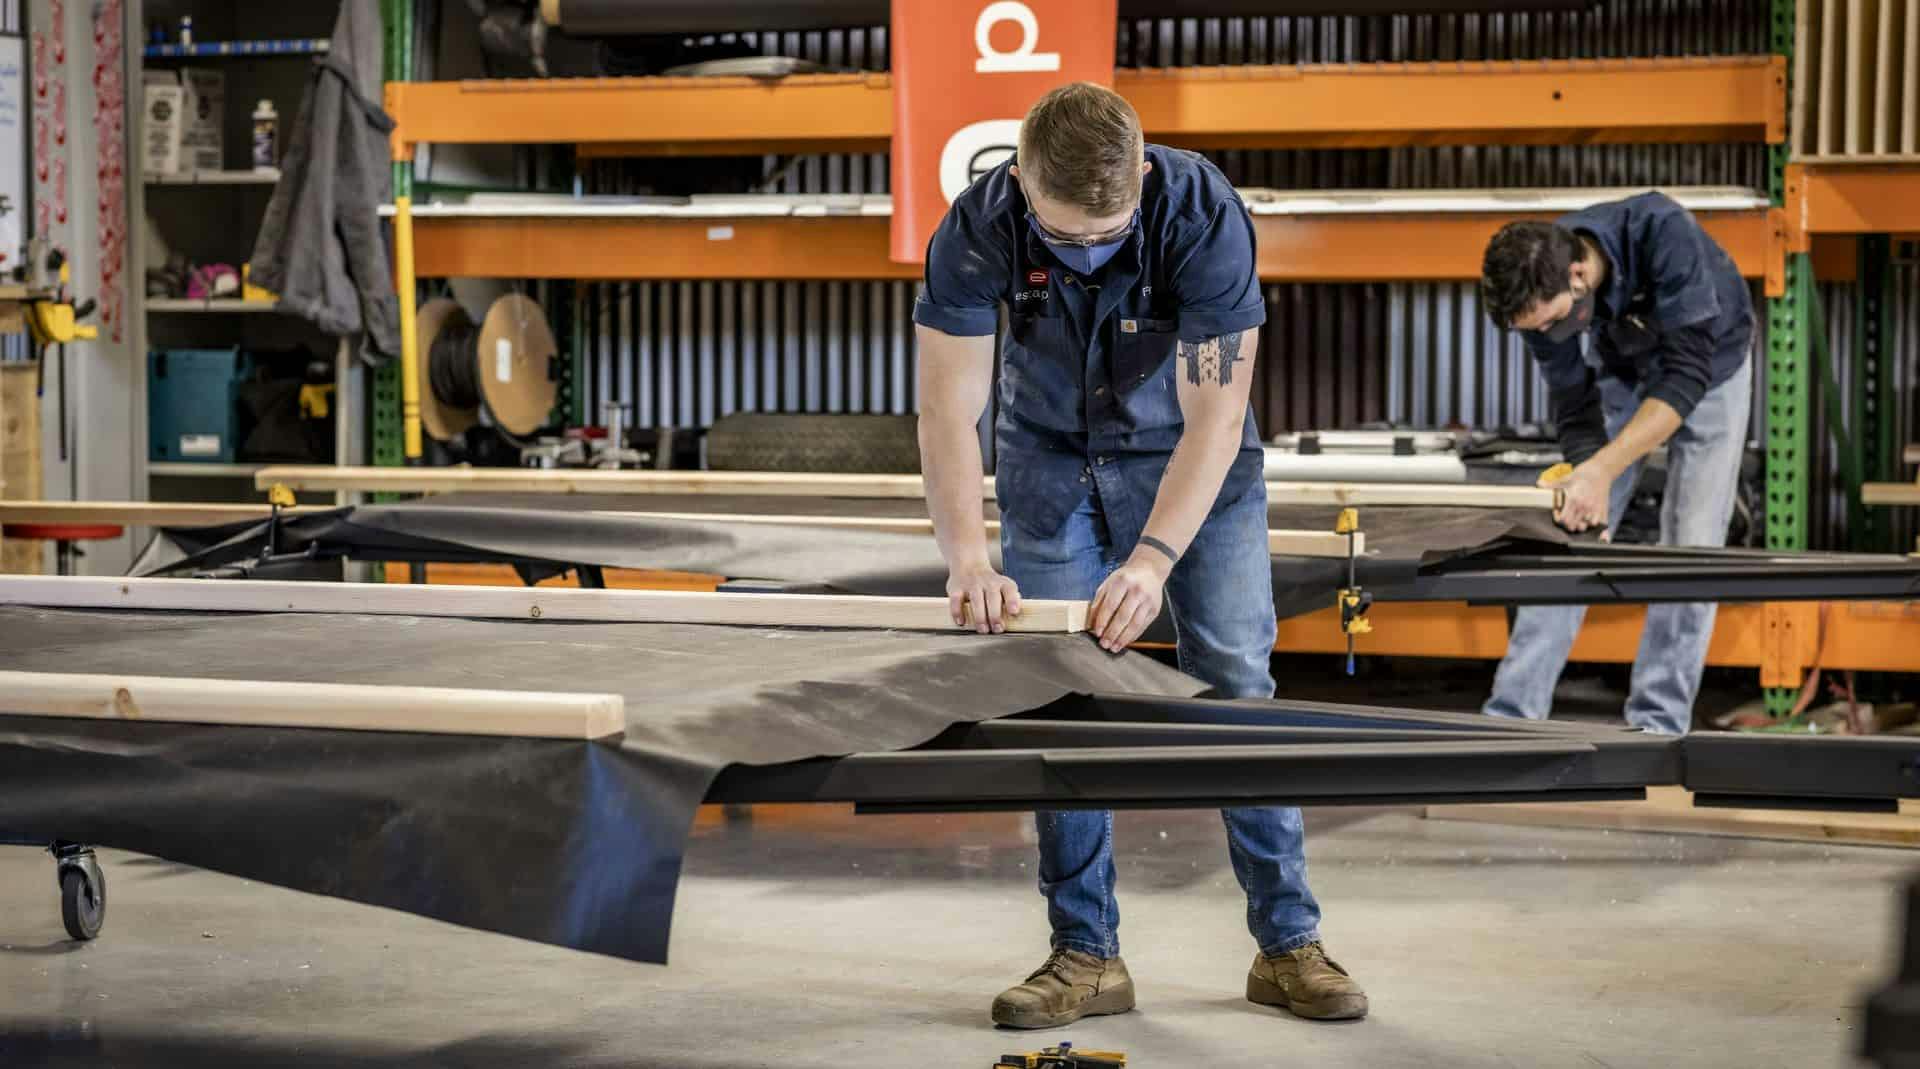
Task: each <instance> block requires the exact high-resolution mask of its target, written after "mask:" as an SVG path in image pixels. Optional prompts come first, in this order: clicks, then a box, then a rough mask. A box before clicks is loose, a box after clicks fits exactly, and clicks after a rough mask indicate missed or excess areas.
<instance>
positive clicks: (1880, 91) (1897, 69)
mask: <svg viewBox="0 0 1920 1069" xmlns="http://www.w3.org/2000/svg"><path fill="white" fill-rule="evenodd" d="M1879 3H1880V12H1879V14H1880V24H1879V26H1878V27H1877V28H1876V30H1875V32H1874V42H1873V43H1874V49H1875V56H1874V79H1873V83H1874V90H1873V151H1874V152H1875V153H1876V154H1878V155H1883V156H1884V155H1892V154H1893V153H1896V152H1899V151H1900V135H1901V132H1902V131H1901V128H1900V123H1901V117H1902V115H1903V114H1904V113H1905V112H1906V109H1907V101H1906V100H1905V99H1904V98H1903V97H1902V94H1901V81H1902V79H1904V77H1905V76H1906V55H1905V45H1906V9H1907V4H1908V0H1879Z"/></svg>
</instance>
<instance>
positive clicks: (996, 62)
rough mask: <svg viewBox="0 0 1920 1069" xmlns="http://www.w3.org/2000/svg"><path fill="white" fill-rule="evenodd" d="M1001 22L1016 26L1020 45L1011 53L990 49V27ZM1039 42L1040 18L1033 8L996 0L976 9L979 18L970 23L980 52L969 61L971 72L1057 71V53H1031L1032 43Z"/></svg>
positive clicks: (1007, 0)
mask: <svg viewBox="0 0 1920 1069" xmlns="http://www.w3.org/2000/svg"><path fill="white" fill-rule="evenodd" d="M1001 22H1014V23H1018V24H1019V26H1020V45H1019V47H1017V48H1015V49H1014V50H1013V51H1011V52H999V51H995V50H994V47H993V40H992V34H993V27H994V26H995V25H996V24H997V23H1001ZM1039 43H1040V20H1039V19H1036V18H1034V17H1033V9H1032V8H1030V7H1028V6H1027V5H1025V4H1023V3H1020V2H1019V0H996V2H995V3H991V4H988V5H987V6H986V9H985V10H983V11H981V12H980V19H979V21H977V22H975V23H974V24H973V45H974V47H975V48H976V49H978V50H979V52H980V58H979V59H976V60H974V61H973V70H974V73H975V74H1017V73H1022V72H1027V71H1057V70H1059V69H1060V53H1058V52H1035V51H1034V50H1033V46H1034V45H1036V44H1039Z"/></svg>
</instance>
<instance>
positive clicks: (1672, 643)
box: [1483, 360, 1753, 735]
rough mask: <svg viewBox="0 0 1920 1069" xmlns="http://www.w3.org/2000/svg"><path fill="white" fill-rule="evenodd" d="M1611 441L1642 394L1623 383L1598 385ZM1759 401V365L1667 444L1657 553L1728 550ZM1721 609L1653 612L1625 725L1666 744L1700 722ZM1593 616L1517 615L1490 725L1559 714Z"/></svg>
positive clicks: (1627, 482) (1631, 480)
mask: <svg viewBox="0 0 1920 1069" xmlns="http://www.w3.org/2000/svg"><path fill="white" fill-rule="evenodd" d="M1600 392H1601V399H1602V402H1603V403H1604V405H1605V408H1606V418H1607V434H1608V436H1609V437H1612V436H1615V435H1618V434H1619V433H1620V429H1621V428H1622V427H1624V426H1626V424H1627V421H1628V420H1629V419H1631V418H1632V417H1633V413H1634V411H1635V410H1636V409H1637V408H1638V407H1639V404H1640V400H1641V398H1640V395H1639V394H1637V393H1636V392H1635V391H1633V390H1632V389H1630V388H1629V387H1627V386H1626V385H1625V384H1623V383H1621V382H1620V381H1619V380H1618V379H1614V378H1603V379H1601V380H1600ZM1752 398H1753V362H1752V361H1751V360H1749V361H1748V362H1747V364H1746V366H1745V367H1743V368H1741V369H1740V371H1739V373H1737V374H1736V375H1734V377H1733V378H1731V379H1728V380H1727V381H1726V382H1723V383H1721V384H1720V385H1718V386H1715V387H1714V388H1713V389H1711V390H1708V391H1707V394H1706V396H1705V397H1703V398H1701V399H1700V404H1699V405H1698V406H1697V407H1696V408H1694V410H1693V412H1692V413H1690V414H1689V415H1688V416H1687V420H1686V422H1685V423H1684V424H1682V425H1681V427H1680V430H1679V431H1678V432H1676V433H1675V434H1674V436H1673V438H1672V439H1671V440H1669V441H1668V442H1667V490H1666V495H1665V497H1664V498H1663V500H1662V501H1661V503H1660V544H1661V545H1666V546H1723V545H1725V544H1726V541H1727V521H1728V520H1730V519H1731V518H1732V516H1733V497H1734V490H1735V488H1736V487H1737V486H1738V483H1739V478H1740V458H1741V455H1742V454H1743V453H1744V452H1745V450H1746V443H1747V414H1748V412H1749V411H1750V410H1751V406H1752ZM1639 479H1640V465H1638V464H1635V465H1634V466H1633V468H1632V469H1630V470H1629V471H1627V472H1626V473H1624V474H1622V475H1621V476H1620V478H1619V479H1618V480H1616V481H1615V482H1614V484H1613V493H1612V498H1611V500H1610V501H1609V503H1608V505H1607V518H1608V523H1609V525H1610V526H1609V530H1612V529H1613V528H1614V527H1617V526H1619V523H1620V516H1621V514H1622V513H1624V512H1625V511H1626V508H1627V502H1628V500H1629V499H1630V498H1631V496H1632V494H1633V487H1634V484H1635V483H1637V482H1638V481H1639ZM1715 608H1716V606H1714V605H1713V604H1711V603H1687V604H1666V605H1649V606H1647V624H1646V629H1645V630H1644V631H1642V632H1641V634H1640V652H1639V654H1638V655H1637V656H1636V657H1635V658H1634V662H1633V682H1632V688H1631V693H1630V694H1629V695H1628V697H1627V709H1626V714H1627V723H1629V724H1632V725H1633V726H1634V727H1637V728H1640V729H1642V730H1645V731H1651V732H1658V733H1660V734H1662V735H1684V734H1686V732H1687V729H1688V727H1690V726H1691V725H1692V723H1693V699H1694V696H1695V695H1696V694H1698V693H1699V691H1700V673H1701V670H1702V669H1703V668H1704V667H1705V666H1706V663H1707V643H1708V642H1709V641H1710V640H1711V639H1712V638H1713V618H1714V610H1715ZM1586 615H1587V610H1586V607H1585V606H1581V605H1536V606H1528V607H1525V608H1522V609H1520V610H1519V612H1517V613H1516V614H1515V615H1514V621H1513V634H1512V635H1511V636H1509V637H1508V639H1507V656H1506V658H1505V659H1504V660H1502V661H1501V662H1500V670H1499V671H1498V672H1497V673H1495V675H1494V677H1493V697H1491V698H1489V699H1487V704H1486V706H1485V707H1484V710H1483V711H1484V712H1486V713H1488V714H1489V715H1491V716H1507V717H1527V718H1529V719H1533V720H1541V719H1544V718H1545V717H1546V716H1547V714H1548V713H1549V712H1550V711H1551V710H1552V708H1553V688H1554V686H1555V685H1556V684H1558V683H1559V682H1560V673H1561V671H1563V670H1564V669H1565V668H1566V666H1567V653H1568V651H1569V650H1571V649H1572V648H1573V640H1574V637H1575V636H1576V635H1578V634H1579V633H1580V623H1581V621H1582V620H1584V619H1585V618H1586Z"/></svg>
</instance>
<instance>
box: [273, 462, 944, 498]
mask: <svg viewBox="0 0 1920 1069" xmlns="http://www.w3.org/2000/svg"><path fill="white" fill-rule="evenodd" d="M275 483H279V484H282V485H284V486H286V487H287V488H288V489H291V490H327V491H336V490H360V491H368V492H374V491H386V492H392V493H410V494H443V493H457V492H460V491H486V492H492V493H552V494H754V495H760V496H764V497H856V498H916V497H924V496H925V491H924V490H923V489H922V487H921V482H920V476H918V475H818V474H811V473H803V472H750V471H598V470H570V469H535V468H372V467H362V468H355V467H329V466H296V465H288V466H273V467H267V468H262V469H261V470H260V471H259V472H257V473H255V475H254V485H255V486H256V487H258V488H260V489H262V490H264V489H266V488H268V487H270V486H272V485H274V484H275Z"/></svg>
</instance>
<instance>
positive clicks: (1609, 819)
mask: <svg viewBox="0 0 1920 1069" xmlns="http://www.w3.org/2000/svg"><path fill="white" fill-rule="evenodd" d="M1427 819H1429V820H1454V821H1466V822H1470V823H1475V824H1519V825H1528V826H1544V827H1560V828H1606V829H1609V830H1617V831H1643V832H1664V833H1671V834H1678V835H1730V836H1738V837H1742V838H1750V839H1787V840H1793V841H1799V842H1824V843H1851V844H1857V845H1863V846H1907V847H1920V803H1916V802H1914V801H1902V802H1901V803H1900V811H1899V812H1898V813H1818V812H1800V811H1795V810H1776V809H1720V808H1707V809H1702V808H1698V807H1696V806H1694V804H1693V796H1692V795H1691V794H1690V793H1688V792H1687V791H1686V790H1685V789H1684V788H1680V787H1650V788H1648V789H1647V798H1646V800H1645V801H1643V802H1552V803H1547V804H1537V803H1522V804H1510V805H1448V806H1429V807H1427Z"/></svg>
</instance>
